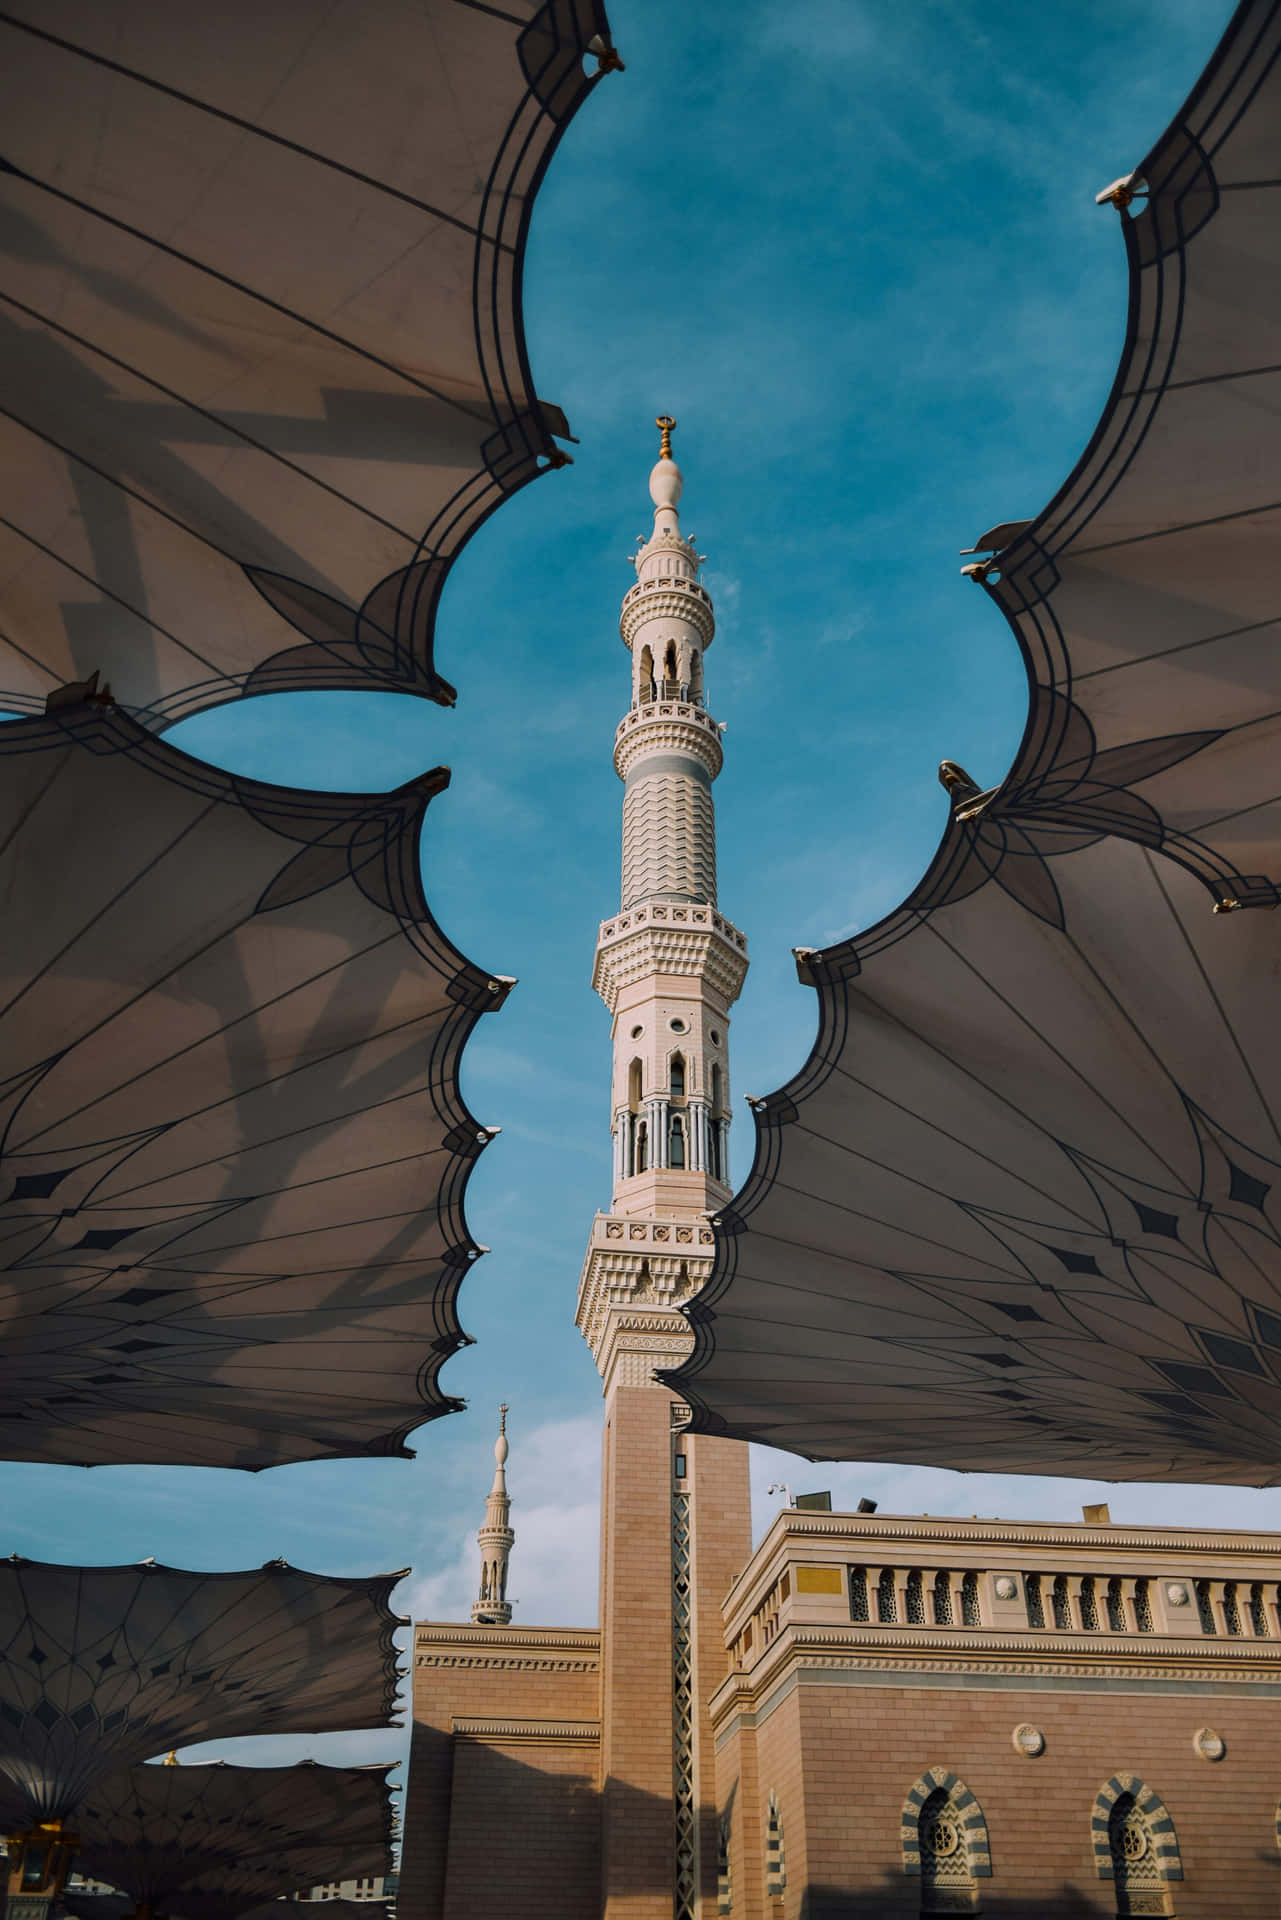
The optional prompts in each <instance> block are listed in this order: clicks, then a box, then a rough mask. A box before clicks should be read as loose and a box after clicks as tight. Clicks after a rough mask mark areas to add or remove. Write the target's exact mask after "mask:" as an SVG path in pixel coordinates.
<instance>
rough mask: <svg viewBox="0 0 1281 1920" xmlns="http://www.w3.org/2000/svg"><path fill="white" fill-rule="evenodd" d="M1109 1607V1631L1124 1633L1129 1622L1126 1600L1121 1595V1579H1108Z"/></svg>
mask: <svg viewBox="0 0 1281 1920" xmlns="http://www.w3.org/2000/svg"><path fill="white" fill-rule="evenodd" d="M1107 1609H1108V1631H1109V1633H1124V1632H1125V1631H1126V1628H1127V1626H1128V1622H1127V1620H1126V1617H1125V1601H1124V1599H1123V1598H1122V1597H1121V1582H1120V1581H1119V1580H1116V1579H1113V1580H1109V1581H1108V1593H1107Z"/></svg>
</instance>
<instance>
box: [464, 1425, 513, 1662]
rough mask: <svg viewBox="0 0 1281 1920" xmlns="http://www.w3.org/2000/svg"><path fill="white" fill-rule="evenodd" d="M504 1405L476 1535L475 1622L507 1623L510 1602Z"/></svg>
mask: <svg viewBox="0 0 1281 1920" xmlns="http://www.w3.org/2000/svg"><path fill="white" fill-rule="evenodd" d="M507 1454H508V1445H507V1407H506V1405H505V1404H504V1405H503V1406H501V1407H500V1408H499V1409H498V1438H497V1440H495V1442H494V1484H493V1486H492V1487H491V1488H490V1489H489V1497H488V1499H487V1500H486V1502H485V1524H484V1526H483V1527H482V1528H481V1529H480V1531H479V1533H478V1534H477V1535H476V1539H477V1542H478V1544H479V1546H480V1592H479V1594H478V1596H477V1598H476V1599H475V1601H473V1603H472V1610H471V1617H472V1619H473V1620H474V1621H476V1622H477V1624H478V1625H481V1626H488V1627H506V1626H510V1625H511V1617H512V1609H511V1602H510V1601H509V1600H508V1598H507V1565H508V1561H509V1560H510V1558H511V1550H512V1548H513V1546H514V1545H515V1544H516V1535H515V1534H514V1533H513V1531H512V1528H511V1525H510V1521H511V1500H510V1499H509V1497H508V1493H507Z"/></svg>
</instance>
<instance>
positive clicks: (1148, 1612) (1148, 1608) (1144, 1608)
mask: <svg viewBox="0 0 1281 1920" xmlns="http://www.w3.org/2000/svg"><path fill="white" fill-rule="evenodd" d="M1134 1624H1135V1626H1136V1627H1137V1628H1138V1630H1139V1632H1140V1633H1151V1632H1152V1589H1151V1587H1150V1585H1149V1584H1148V1582H1147V1581H1146V1580H1136V1581H1135V1583H1134Z"/></svg>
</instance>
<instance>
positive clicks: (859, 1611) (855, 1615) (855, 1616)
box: [850, 1567, 867, 1620]
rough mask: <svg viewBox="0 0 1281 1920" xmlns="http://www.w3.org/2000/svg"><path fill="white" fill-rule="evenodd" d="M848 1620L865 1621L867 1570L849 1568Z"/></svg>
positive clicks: (864, 1568) (863, 1568)
mask: <svg viewBox="0 0 1281 1920" xmlns="http://www.w3.org/2000/svg"><path fill="white" fill-rule="evenodd" d="M850 1619H851V1620H866V1619H867V1568H866V1567H851V1568H850Z"/></svg>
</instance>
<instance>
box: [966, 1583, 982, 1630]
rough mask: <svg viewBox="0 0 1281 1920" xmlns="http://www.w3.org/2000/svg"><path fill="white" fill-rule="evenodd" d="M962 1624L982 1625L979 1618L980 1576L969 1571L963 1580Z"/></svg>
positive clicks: (967, 1625)
mask: <svg viewBox="0 0 1281 1920" xmlns="http://www.w3.org/2000/svg"><path fill="white" fill-rule="evenodd" d="M961 1625H962V1626H963V1627H977V1626H981V1625H982V1622H981V1621H980V1619H979V1577H978V1575H977V1573H967V1574H966V1576H965V1578H964V1580H962V1582H961Z"/></svg>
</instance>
